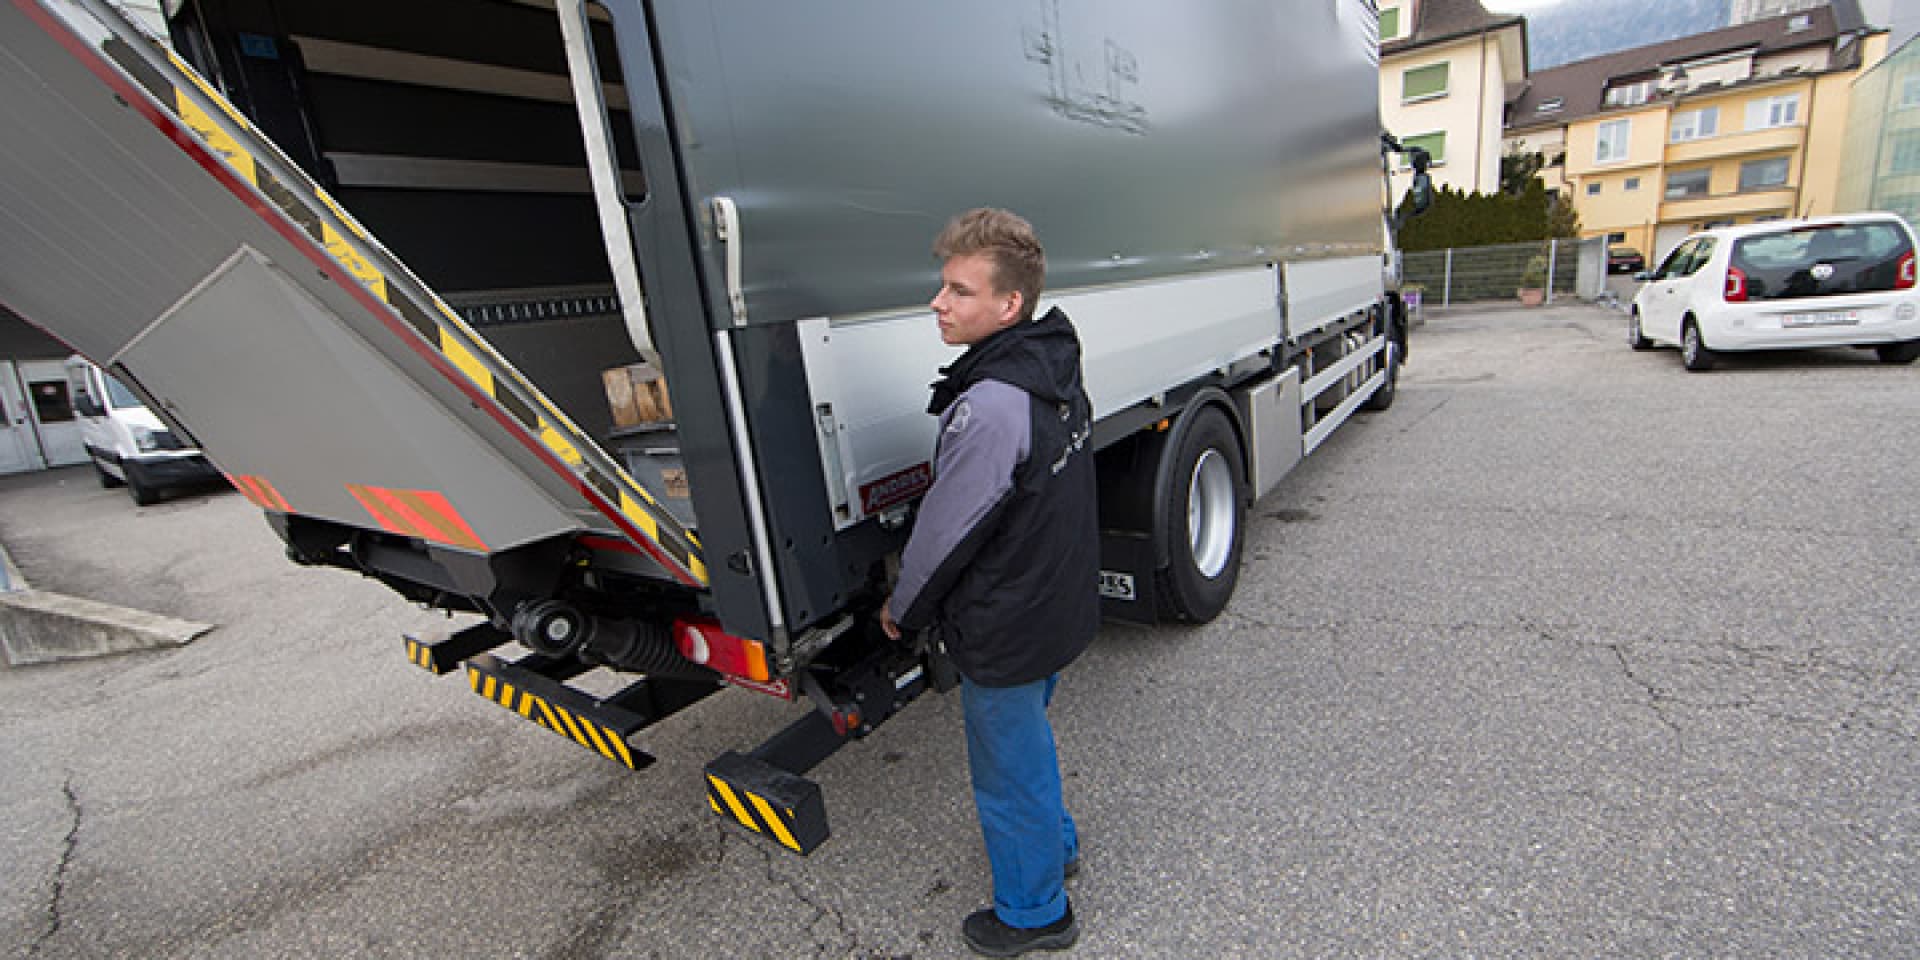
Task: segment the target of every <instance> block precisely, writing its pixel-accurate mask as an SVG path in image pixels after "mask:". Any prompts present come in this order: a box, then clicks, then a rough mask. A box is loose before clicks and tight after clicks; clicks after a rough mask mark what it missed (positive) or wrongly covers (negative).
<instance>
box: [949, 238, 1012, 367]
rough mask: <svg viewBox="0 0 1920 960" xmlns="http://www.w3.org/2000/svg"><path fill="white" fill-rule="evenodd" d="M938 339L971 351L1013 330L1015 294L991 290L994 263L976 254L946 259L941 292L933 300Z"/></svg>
mask: <svg viewBox="0 0 1920 960" xmlns="http://www.w3.org/2000/svg"><path fill="white" fill-rule="evenodd" d="M933 315H934V317H935V318H936V319H938V320H939V321H940V339H941V340H943V341H945V342H946V343H948V344H949V345H951V346H956V347H970V346H973V345H974V344H976V343H979V342H980V341H982V340H985V339H986V338H988V337H990V336H992V335H994V334H996V333H999V332H1000V331H1002V330H1005V329H1006V328H1008V327H1011V326H1013V324H1014V322H1015V321H1017V320H1019V319H1020V294H1019V292H1018V291H1013V292H1007V293H1002V292H1000V291H997V290H995V289H994V288H993V261H992V260H990V259H988V258H987V257H986V256H984V255H982V254H977V253H965V254H961V255H959V256H957V257H949V258H948V259H947V264H946V266H944V267H941V268H940V292H939V293H938V294H935V295H934V298H933Z"/></svg>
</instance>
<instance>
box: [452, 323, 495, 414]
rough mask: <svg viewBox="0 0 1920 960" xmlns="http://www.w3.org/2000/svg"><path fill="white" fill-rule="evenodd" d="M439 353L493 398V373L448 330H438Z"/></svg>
mask: <svg viewBox="0 0 1920 960" xmlns="http://www.w3.org/2000/svg"><path fill="white" fill-rule="evenodd" d="M440 352H441V353H444V354H446V355H447V359H448V360H451V361H453V365H454V366H456V367H459V368H460V372H461V373H464V374H466V375H467V379H469V380H472V381H473V382H474V385H476V386H478V387H479V388H480V389H481V390H482V391H484V392H485V393H486V395H487V396H489V397H491V396H494V392H493V371H491V370H488V369H487V367H486V365H485V364H483V363H481V362H480V358H479V357H476V356H474V355H473V351H471V350H468V349H467V345H466V344H464V343H461V342H460V339H459V338H458V337H456V336H454V333H453V330H452V329H450V328H447V327H441V328H440Z"/></svg>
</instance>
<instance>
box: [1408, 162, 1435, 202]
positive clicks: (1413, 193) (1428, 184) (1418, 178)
mask: <svg viewBox="0 0 1920 960" xmlns="http://www.w3.org/2000/svg"><path fill="white" fill-rule="evenodd" d="M1416 156H1417V154H1416ZM1407 203H1408V204H1409V205H1410V206H1411V208H1412V209H1411V211H1410V212H1411V215H1412V216H1416V217H1417V216H1419V215H1421V214H1423V213H1425V212H1427V208H1428V207H1430V206H1433V178H1432V177H1431V176H1428V175H1427V172H1426V171H1425V170H1421V171H1419V172H1417V173H1415V174H1414V175H1413V186H1410V187H1408V188H1407Z"/></svg>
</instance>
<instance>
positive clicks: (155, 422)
mask: <svg viewBox="0 0 1920 960" xmlns="http://www.w3.org/2000/svg"><path fill="white" fill-rule="evenodd" d="M67 395H68V396H69V397H71V398H72V399H73V414H74V416H75V417H76V418H78V419H79V420H80V424H81V427H80V434H81V438H82V439H83V440H84V442H85V443H86V446H87V455H88V456H90V457H92V458H93V469H94V470H95V471H96V472H98V473H99V474H100V485H101V486H103V487H117V486H120V485H122V484H125V485H126V488H127V492H128V493H131V494H133V502H134V503H137V504H140V505H142V506H145V505H147V504H150V503H153V502H155V501H157V500H159V499H160V493H161V491H163V490H165V489H167V488H169V487H181V486H190V485H198V484H204V483H209V482H211V481H213V480H214V479H216V478H220V477H221V473H220V470H219V468H218V467H215V466H214V465H213V462H212V461H210V460H208V459H207V457H206V455H205V454H203V453H201V452H200V451H198V450H196V449H194V448H192V447H189V446H187V445H186V444H185V443H183V442H181V440H180V438H179V437H177V436H175V435H174V433H173V431H172V430H170V429H168V427H167V425H166V424H165V423H162V422H161V421H160V418H159V417H156V416H154V415H153V411H151V410H148V409H147V407H146V404H144V403H142V402H141V401H140V397H139V396H138V395H136V394H135V393H134V392H133V391H132V390H129V389H127V387H126V385H125V384H123V383H121V382H120V381H118V380H116V379H114V378H113V376H112V375H111V374H109V373H107V372H106V371H104V370H101V369H100V368H99V367H96V366H94V365H93V364H91V363H89V362H87V360H86V358H84V357H80V356H73V357H69V358H68V359H67Z"/></svg>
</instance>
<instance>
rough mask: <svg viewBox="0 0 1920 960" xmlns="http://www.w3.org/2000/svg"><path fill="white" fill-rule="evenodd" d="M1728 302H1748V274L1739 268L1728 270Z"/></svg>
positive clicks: (1729, 268)
mask: <svg viewBox="0 0 1920 960" xmlns="http://www.w3.org/2000/svg"><path fill="white" fill-rule="evenodd" d="M1727 302H1728V303H1745V302H1747V272H1746V271H1745V270H1742V269H1740V268H1739V267H1728V268H1727Z"/></svg>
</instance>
